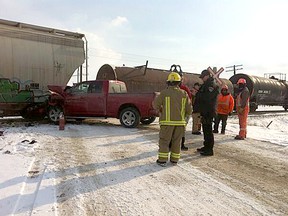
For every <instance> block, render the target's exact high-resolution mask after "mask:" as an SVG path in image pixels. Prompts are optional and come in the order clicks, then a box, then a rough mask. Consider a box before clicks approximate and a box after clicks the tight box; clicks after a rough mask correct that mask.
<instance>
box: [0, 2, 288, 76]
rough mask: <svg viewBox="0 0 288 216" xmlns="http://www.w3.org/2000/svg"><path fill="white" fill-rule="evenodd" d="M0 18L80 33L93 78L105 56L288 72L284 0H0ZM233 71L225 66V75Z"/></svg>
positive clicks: (195, 68)
mask: <svg viewBox="0 0 288 216" xmlns="http://www.w3.org/2000/svg"><path fill="white" fill-rule="evenodd" d="M0 5H1V10H0V18H1V19H7V20H13V21H17V22H24V23H29V24H34V25H40V26H45V27H51V28H56V29H63V30H68V31H73V32H79V33H83V34H85V35H86V38H87V40H88V57H89V60H88V62H89V78H90V79H95V76H96V73H97V71H98V69H99V67H100V66H101V65H103V64H104V63H108V64H112V65H116V66H121V65H122V64H125V65H126V66H138V65H143V64H145V62H146V60H148V61H149V64H148V66H149V67H154V68H161V69H169V68H170V66H171V65H172V64H180V65H181V66H182V69H183V70H184V71H187V72H193V73H200V72H201V71H202V69H204V68H207V67H208V66H211V67H213V66H215V67H218V68H220V67H224V68H225V67H227V66H232V65H239V64H241V65H243V68H244V69H243V70H241V71H239V72H242V73H249V74H252V75H259V76H264V73H275V72H276V73H287V71H288V61H287V50H288V42H287V38H288V28H287V23H286V22H287V20H288V13H287V11H288V1H287V0H233V1H231V0H181V1H179V0H178V1H177V0H137V1H136V0H87V1H85V0H82V1H78V0H61V1H59V0H17V1H16V0H0ZM232 75H233V74H232V73H231V72H230V73H228V72H226V74H224V75H222V77H225V78H226V77H230V76H232Z"/></svg>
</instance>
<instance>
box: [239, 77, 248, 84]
mask: <svg viewBox="0 0 288 216" xmlns="http://www.w3.org/2000/svg"><path fill="white" fill-rule="evenodd" d="M240 83H242V84H246V80H245V79H243V78H240V79H239V80H238V81H237V84H240Z"/></svg>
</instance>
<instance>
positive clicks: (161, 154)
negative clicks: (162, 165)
mask: <svg viewBox="0 0 288 216" xmlns="http://www.w3.org/2000/svg"><path fill="white" fill-rule="evenodd" d="M168 156H169V153H168V152H159V153H158V157H161V158H168Z"/></svg>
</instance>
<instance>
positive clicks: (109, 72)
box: [96, 64, 233, 93]
mask: <svg viewBox="0 0 288 216" xmlns="http://www.w3.org/2000/svg"><path fill="white" fill-rule="evenodd" d="M169 72H170V71H169V70H161V69H155V68H147V67H146V66H140V67H115V66H111V65H109V64H105V65H103V66H102V67H101V68H100V69H99V71H98V73H97V76H96V79H98V80H99V79H112V80H120V81H123V82H125V83H126V85H127V90H128V92H137V93H139V92H146V93H148V92H159V91H161V90H163V89H165V88H166V87H167V85H166V80H167V76H168V74H169ZM199 76H200V74H195V73H188V72H184V77H185V78H184V84H185V85H187V86H188V87H189V88H190V89H192V88H193V86H194V84H195V83H196V82H198V83H200V84H202V83H203V81H202V79H200V78H199ZM221 80H222V81H223V82H224V83H225V84H227V85H228V88H229V90H230V91H231V92H232V91H233V85H232V83H231V82H230V81H229V80H227V79H221Z"/></svg>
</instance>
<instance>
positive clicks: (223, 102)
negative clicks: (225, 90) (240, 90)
mask: <svg viewBox="0 0 288 216" xmlns="http://www.w3.org/2000/svg"><path fill="white" fill-rule="evenodd" d="M233 108H234V98H233V97H232V95H231V94H228V95H222V94H219V95H218V98H217V108H216V112H217V114H224V115H228V114H229V113H231V112H232V111H233Z"/></svg>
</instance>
